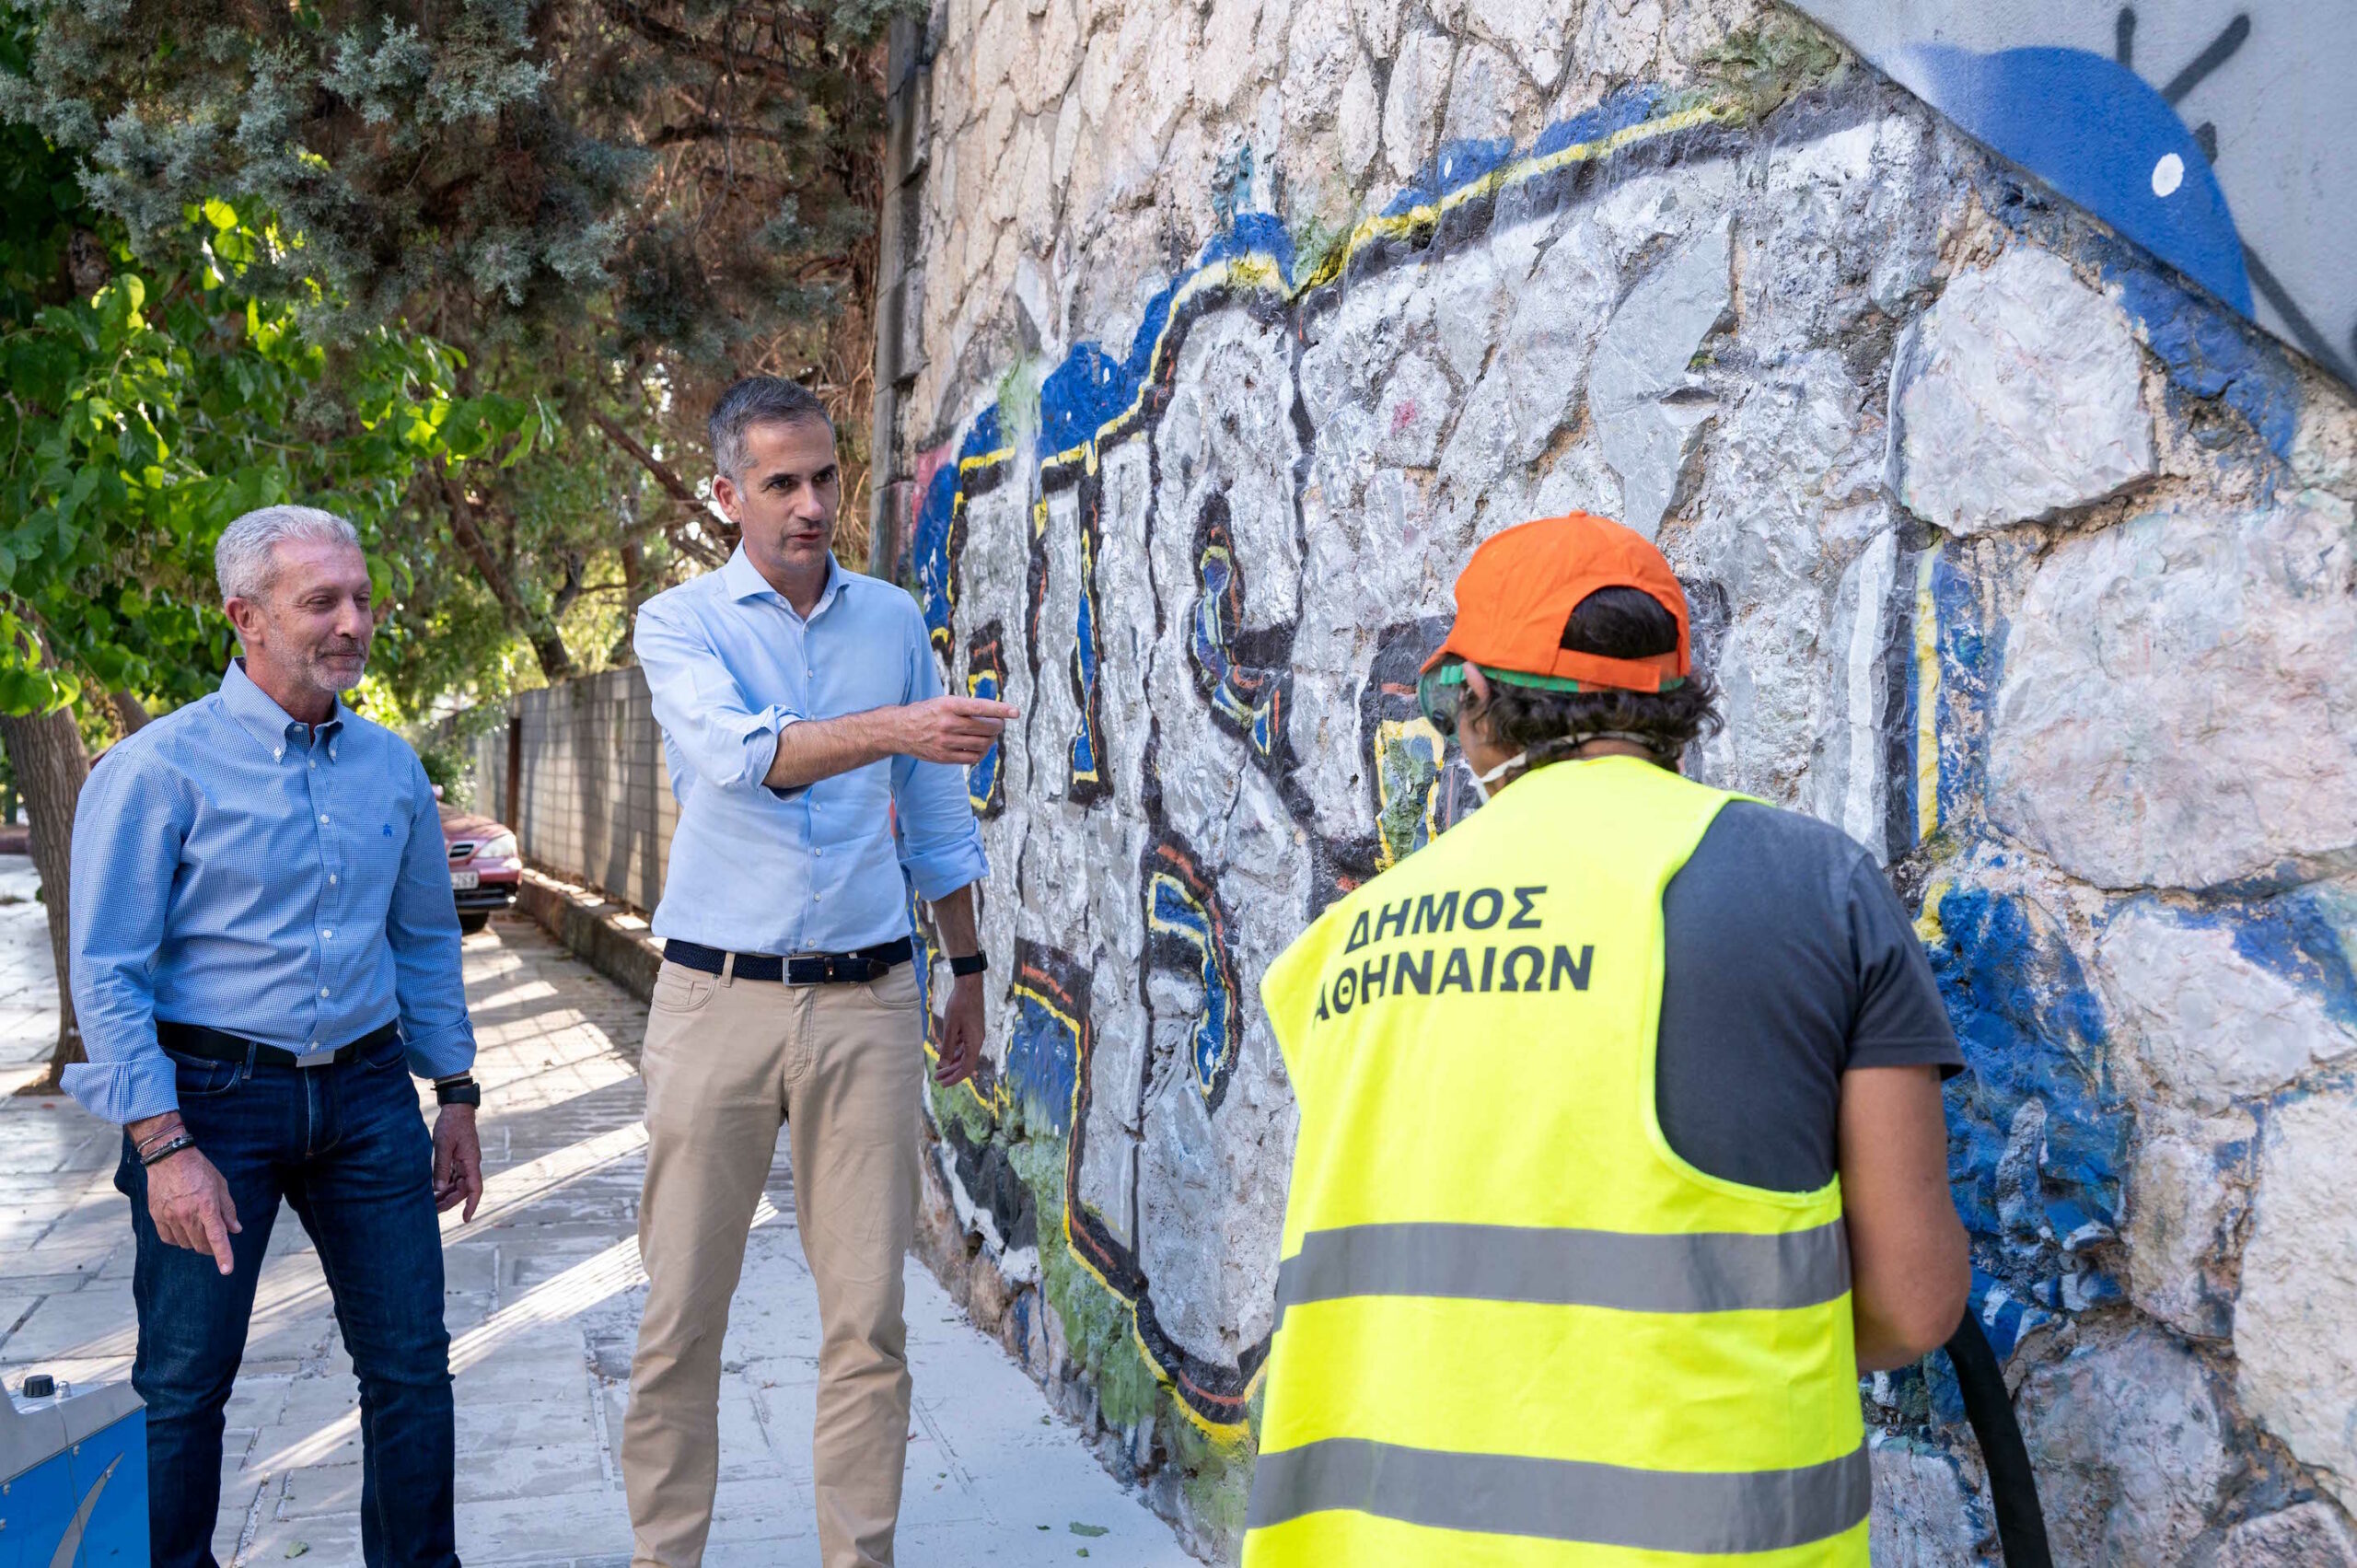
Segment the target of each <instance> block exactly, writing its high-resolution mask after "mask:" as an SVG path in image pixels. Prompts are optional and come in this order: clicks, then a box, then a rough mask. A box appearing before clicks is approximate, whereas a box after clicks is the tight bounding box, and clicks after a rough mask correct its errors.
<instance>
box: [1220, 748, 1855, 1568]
mask: <svg viewBox="0 0 2357 1568" xmlns="http://www.w3.org/2000/svg"><path fill="white" fill-rule="evenodd" d="M1730 798H1732V797H1730V796H1726V795H1724V794H1723V793H1721V792H1718V791H1715V790H1711V789H1706V788H1704V787H1702V786H1701V785H1699V784H1693V783H1691V782H1689V781H1688V780H1685V779H1681V778H1679V777H1678V776H1677V775H1675V774H1672V773H1668V772H1663V771H1662V770H1660V769H1657V768H1655V767H1654V766H1652V765H1651V764H1650V763H1646V762H1643V761H1636V760H1633V759H1626V758H1618V759H1604V760H1598V761H1585V762H1571V763H1558V764H1556V765H1554V766H1551V767H1547V768H1542V769H1539V770H1538V771H1537V772H1533V773H1530V774H1527V775H1526V776H1525V777H1523V778H1521V779H1518V780H1517V781H1515V784H1512V785H1511V786H1510V787H1508V788H1507V789H1505V790H1503V791H1501V792H1500V793H1499V795H1498V796H1497V797H1496V798H1495V799H1494V800H1492V802H1491V803H1490V804H1489V805H1488V806H1486V807H1483V808H1482V809H1481V810H1480V811H1479V812H1477V813H1476V814H1475V815H1474V816H1472V817H1471V818H1469V819H1467V820H1466V821H1464V822H1462V823H1460V824H1458V825H1457V827H1455V828H1452V829H1451V830H1448V831H1447V832H1446V833H1445V834H1443V835H1441V836H1440V837H1438V838H1436V839H1434V841H1433V842H1431V843H1429V844H1427V845H1426V846H1425V847H1424V848H1423V849H1422V850H1419V851H1418V852H1417V853H1416V854H1412V855H1410V856H1409V857H1407V858H1406V859H1404V860H1402V861H1401V862H1400V863H1399V865H1396V866H1394V867H1392V868H1391V869H1390V870H1389V871H1387V872H1385V873H1384V874H1383V875H1382V876H1380V877H1376V878H1374V879H1373V880H1372V881H1369V882H1367V883H1365V884H1364V885H1363V886H1361V887H1359V888H1357V889H1353V891H1351V892H1350V893H1349V894H1347V895H1345V896H1344V897H1343V898H1342V899H1341V900H1337V901H1336V902H1335V903H1334V904H1333V905H1332V906H1330V907H1329V909H1328V910H1327V911H1326V912H1324V913H1323V914H1321V915H1320V916H1319V918H1318V920H1317V921H1316V922H1315V923H1313V924H1312V925H1311V927H1310V929H1309V930H1308V931H1307V932H1306V933H1304V934H1303V935H1302V937H1301V938H1300V940H1299V941H1297V942H1296V943H1295V944H1294V946H1293V947H1290V948H1288V949H1287V950H1286V951H1285V952H1284V953H1283V954H1282V955H1280V956H1279V957H1278V958H1276V959H1275V961H1274V962H1272V963H1271V965H1270V966H1269V969H1268V971H1267V974H1266V976H1265V977H1264V979H1263V982H1262V986H1261V995H1262V999H1263V1002H1264V1004H1265V1007H1266V1012H1267V1015H1268V1017H1269V1021H1270V1024H1271V1028H1272V1029H1273V1031H1274V1033H1275V1036H1276V1040H1277V1043H1278V1047H1279V1049H1280V1050H1281V1051H1283V1055H1284V1061H1285V1067H1286V1072H1287V1074H1288V1076H1289V1077H1290V1079H1291V1081H1292V1084H1293V1087H1294V1092H1295V1100H1296V1103H1297V1106H1298V1109H1299V1112H1300V1118H1299V1122H1298V1132H1297V1134H1296V1136H1295V1146H1294V1165H1293V1171H1292V1177H1291V1186H1290V1191H1289V1192H1288V1195H1287V1200H1286V1206H1285V1228H1284V1235H1283V1240H1282V1242H1281V1244H1280V1247H1279V1259H1280V1262H1279V1265H1278V1275H1277V1320H1276V1325H1275V1329H1274V1332H1273V1335H1272V1338H1271V1348H1270V1353H1269V1360H1268V1363H1267V1368H1268V1370H1267V1373H1266V1382H1265V1392H1264V1401H1263V1407H1262V1411H1261V1419H1260V1433H1259V1438H1260V1456H1259V1458H1258V1461H1257V1465H1258V1469H1257V1470H1256V1472H1255V1475H1254V1479H1253V1487H1252V1496H1251V1502H1250V1504H1248V1509H1247V1514H1246V1531H1245V1541H1244V1563H1245V1568H1329V1564H1337V1563H1358V1562H1367V1563H1381V1564H1382V1565H1383V1568H1463V1565H1465V1564H1471V1563H1479V1564H1480V1565H1481V1568H1630V1565H1631V1563H1632V1562H1635V1561H1637V1560H1638V1558H1639V1556H1640V1555H1642V1561H1643V1562H1644V1563H1645V1564H1646V1568H1677V1565H1685V1564H1691V1565H1692V1568H1711V1565H1712V1564H1713V1563H1718V1562H1724V1560H1725V1559H1727V1558H1729V1557H1736V1558H1739V1559H1740V1560H1741V1562H1743V1564H1744V1568H1867V1563H1868V1552H1867V1540H1866V1536H1867V1524H1866V1520H1867V1516H1868V1513H1869V1511H1870V1506H1871V1502H1872V1491H1873V1487H1872V1480H1871V1472H1870V1468H1869V1465H1868V1460H1867V1454H1866V1448H1865V1430H1864V1423H1863V1421H1862V1419H1861V1415H1860V1407H1859V1398H1858V1373H1857V1354H1856V1346H1855V1343H1854V1329H1853V1325H1852V1318H1851V1302H1850V1256H1849V1248H1848V1237H1847V1232H1846V1230H1845V1228H1844V1225H1843V1222H1842V1211H1841V1194H1840V1184H1839V1183H1838V1182H1833V1183H1829V1184H1828V1185H1827V1186H1826V1187H1825V1188H1823V1189H1821V1190H1819V1191H1814V1192H1776V1191H1765V1190H1762V1189H1759V1188H1754V1187H1747V1186H1745V1185H1743V1184H1741V1183H1738V1182H1734V1181H1728V1180H1724V1179H1720V1178H1717V1177H1713V1176H1711V1175H1709V1174H1708V1173H1706V1172H1703V1171H1701V1170H1698V1169H1696V1168H1695V1167H1692V1166H1691V1165H1689V1164H1688V1163H1687V1162H1686V1161H1685V1160H1684V1159H1683V1158H1681V1157H1680V1156H1678V1153H1677V1151H1676V1150H1675V1149H1673V1148H1672V1147H1671V1146H1670V1144H1669V1142H1668V1139H1667V1136H1666V1134H1665V1133H1664V1132H1663V1131H1662V1129H1661V1126H1660V1121H1659V1118H1658V1116H1657V1114H1656V1109H1655V1107H1656V1101H1657V1086H1656V1084H1655V1060H1654V1054H1655V1044H1656V1042H1657V1040H1658V1037H1659V1032H1660V1013H1661V988H1662V983H1663V972H1664V965H1665V962H1666V958H1665V952H1666V948H1665V944H1664V940H1663V928H1662V892H1663V889H1666V887H1667V886H1668V884H1669V881H1670V878H1671V877H1674V876H1675V875H1676V874H1677V872H1678V868H1679V867H1680V866H1682V865H1684V864H1685V863H1686V860H1687V858H1688V856H1689V855H1690V854H1692V853H1693V851H1694V846H1695V845H1696V844H1697V843H1698V842H1701V838H1702V835H1703V834H1704V833H1705V832H1706V831H1707V830H1709V828H1710V825H1711V822H1712V820H1713V818H1714V817H1715V816H1716V815H1717V813H1718V810H1719V808H1720V807H1722V806H1724V804H1725V803H1726V801H1727V800H1728V799H1730ZM1541 967H1543V973H1544V976H1545V979H1546V983H1545V984H1544V985H1543V986H1542V985H1540V984H1538V983H1536V981H1537V980H1538V976H1539V973H1540V969H1541ZM1558 981H1561V983H1558ZM1727 1022H1728V1025H1729V1027H1731V1028H1741V1027H1743V1023H1744V1020H1742V1019H1740V1018H1731V1019H1729V1020H1727Z"/></svg>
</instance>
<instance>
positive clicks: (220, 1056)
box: [156, 1018, 401, 1067]
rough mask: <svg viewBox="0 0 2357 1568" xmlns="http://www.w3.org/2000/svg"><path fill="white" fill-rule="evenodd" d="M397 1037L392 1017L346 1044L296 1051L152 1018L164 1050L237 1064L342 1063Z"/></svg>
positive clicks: (397, 1027)
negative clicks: (303, 1051) (317, 1049)
mask: <svg viewBox="0 0 2357 1568" xmlns="http://www.w3.org/2000/svg"><path fill="white" fill-rule="evenodd" d="M399 1039H401V1021H400V1020H399V1019H395V1020H393V1021H391V1022H389V1023H386V1024H381V1025H379V1026H378V1027H377V1028H373V1029H370V1030H369V1031H368V1032H367V1033H366V1034H365V1035H362V1036H361V1037H360V1038H359V1039H358V1040H354V1041H352V1042H351V1043H350V1044H349V1045H340V1046H337V1047H336V1048H335V1050H334V1051H311V1052H306V1053H298V1052H296V1051H289V1050H287V1049H286V1048H285V1047H284V1046H278V1045H264V1044H263V1043H262V1042H261V1041H260V1040H248V1039H246V1037H245V1036H243V1035H233V1034H231V1033H229V1032H228V1031H227V1030H226V1029H209V1028H205V1027H204V1026H203V1024H175V1023H172V1022H170V1021H169V1020H168V1019H164V1018H158V1019H157V1020H156V1042H157V1044H158V1045H161V1046H162V1047H164V1049H165V1050H167V1051H179V1052H180V1054H181V1055H182V1056H201V1057H203V1059H204V1060H205V1061H207V1062H234V1063H238V1065H239V1066H241V1067H242V1066H244V1065H245V1063H246V1058H247V1056H248V1055H249V1054H250V1055H251V1056H252V1058H253V1060H254V1062H255V1063H258V1064H259V1065H261V1066H264V1067H303V1066H310V1067H336V1066H342V1065H343V1063H346V1062H349V1061H351V1060H352V1059H353V1058H354V1057H355V1056H361V1055H365V1054H366V1053H367V1052H368V1051H375V1050H376V1049H377V1047H379V1046H384V1045H390V1044H391V1043H392V1042H393V1041H395V1040H399Z"/></svg>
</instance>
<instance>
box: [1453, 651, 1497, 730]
mask: <svg viewBox="0 0 2357 1568" xmlns="http://www.w3.org/2000/svg"><path fill="white" fill-rule="evenodd" d="M1489 711H1490V678H1489V677H1488V676H1486V675H1484V674H1482V673H1481V667H1480V666H1479V665H1476V664H1472V663H1468V664H1467V665H1466V667H1465V701H1464V702H1463V703H1460V704H1459V705H1458V707H1457V727H1458V728H1459V729H1462V728H1464V727H1465V726H1467V725H1469V724H1474V723H1479V722H1480V720H1481V718H1482V717H1483V715H1485V714H1488V713H1489ZM1482 738H1484V739H1487V738H1489V731H1488V729H1487V728H1486V727H1484V729H1483V730H1482Z"/></svg>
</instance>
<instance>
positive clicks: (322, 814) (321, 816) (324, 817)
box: [319, 811, 328, 822]
mask: <svg viewBox="0 0 2357 1568" xmlns="http://www.w3.org/2000/svg"><path fill="white" fill-rule="evenodd" d="M327 819H328V814H327V813H326V812H324V811H322V812H320V813H319V820H320V821H322V822H324V821H326V820H327Z"/></svg>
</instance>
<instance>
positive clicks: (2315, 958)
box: [2232, 891, 2357, 1028]
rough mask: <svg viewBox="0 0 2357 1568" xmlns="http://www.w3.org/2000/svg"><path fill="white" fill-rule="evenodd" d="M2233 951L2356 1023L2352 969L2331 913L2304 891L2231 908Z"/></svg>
mask: <svg viewBox="0 0 2357 1568" xmlns="http://www.w3.org/2000/svg"><path fill="white" fill-rule="evenodd" d="M2232 925H2233V929H2234V935H2235V951H2236V952H2237V953H2240V954H2241V955H2242V956H2243V957H2244V958H2248V959H2249V960H2250V961H2251V962H2252V963H2254V964H2257V965H2258V967H2259V968H2261V969H2263V970H2268V971H2269V972H2270V973H2272V974H2276V975H2280V976H2282V978H2283V979H2285V980H2287V981H2291V982H2292V983H2293V984H2294V985H2296V986H2298V987H2299V988H2300V989H2301V990H2303V991H2305V992H2307V993H2310V994H2311V995H2313V996H2315V997H2316V998H2317V999H2318V1000H2319V1001H2321V1002H2322V1003H2323V1004H2324V1007H2325V1011H2326V1013H2327V1014H2328V1015H2329V1016H2332V1017H2334V1018H2336V1019H2338V1020H2339V1021H2340V1022H2341V1023H2343V1024H2346V1025H2348V1026H2350V1027H2351V1028H2357V972H2352V970H2351V966H2350V958H2349V952H2348V950H2347V948H2345V947H2343V946H2342V944H2341V937H2340V931H2339V929H2338V928H2337V927H2336V925H2335V923H2334V921H2333V918H2332V916H2331V914H2330V913H2329V912H2328V911H2327V910H2325V909H2324V908H2323V907H2321V906H2320V905H2319V904H2318V903H2317V902H2316V897H2315V895H2313V894H2311V893H2308V892H2305V891H2304V892H2298V893H2292V894H2287V895H2286V896H2284V897H2282V898H2280V899H2270V900H2267V901H2266V902H2265V903H2261V904H2257V905H2253V906H2251V907H2249V908H2247V909H2244V910H2242V911H2240V912H2237V914H2236V916H2235V918H2234V919H2233V921H2232Z"/></svg>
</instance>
